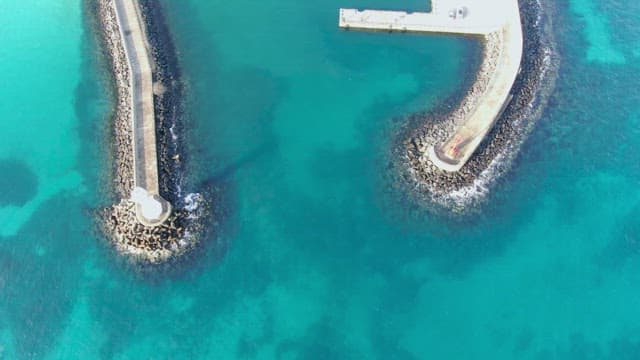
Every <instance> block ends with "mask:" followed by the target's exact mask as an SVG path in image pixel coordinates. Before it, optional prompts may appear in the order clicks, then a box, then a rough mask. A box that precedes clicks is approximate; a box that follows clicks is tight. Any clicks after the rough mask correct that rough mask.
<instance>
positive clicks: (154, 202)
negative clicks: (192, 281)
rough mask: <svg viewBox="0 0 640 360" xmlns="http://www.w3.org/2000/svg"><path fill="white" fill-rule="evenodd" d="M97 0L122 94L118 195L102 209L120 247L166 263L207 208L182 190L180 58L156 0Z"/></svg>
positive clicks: (200, 226)
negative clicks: (178, 64) (177, 56)
mask: <svg viewBox="0 0 640 360" xmlns="http://www.w3.org/2000/svg"><path fill="white" fill-rule="evenodd" d="M92 4H93V7H94V8H93V9H92V10H93V11H94V12H95V14H96V26H97V30H98V34H99V35H100V40H101V44H102V48H103V53H104V54H105V56H106V58H107V59H108V63H109V65H110V69H109V70H110V73H111V75H112V76H111V77H112V80H113V83H114V92H115V94H114V95H115V100H116V102H115V105H116V106H115V114H114V117H113V132H112V146H113V147H112V149H113V163H114V169H113V170H114V171H113V183H114V188H113V189H114V191H113V193H114V194H113V195H114V196H115V197H116V198H119V199H120V200H119V202H118V203H117V204H116V205H113V206H111V207H109V208H107V209H104V211H102V214H101V224H102V228H103V230H104V232H105V233H106V235H107V238H108V239H109V240H110V242H111V243H112V245H114V247H115V249H116V250H117V251H118V252H120V253H122V254H125V255H128V256H130V257H131V258H132V259H133V260H136V261H142V262H146V263H160V262H165V261H167V260H169V259H172V258H175V257H176V256H177V255H180V254H184V253H185V252H187V251H189V250H191V249H193V248H195V246H196V245H197V244H198V243H199V241H200V237H201V235H202V234H203V233H204V230H205V229H204V223H203V222H204V219H205V218H206V217H207V215H208V213H209V208H208V204H207V203H206V201H205V199H204V198H203V197H202V196H201V195H199V194H197V193H195V194H187V195H183V194H182V190H181V189H182V186H183V179H184V174H183V173H184V168H183V164H182V163H183V161H182V160H181V159H184V158H185V156H184V154H182V155H183V156H182V157H181V156H180V154H181V149H182V148H183V147H182V146H181V145H180V139H179V136H178V135H180V134H179V128H180V127H181V126H183V125H181V124H179V123H180V119H181V118H182V113H181V106H182V105H181V104H182V86H181V84H182V83H181V81H180V79H179V73H180V72H179V69H178V66H177V60H176V58H175V54H173V47H172V43H171V39H170V36H169V35H168V31H167V29H166V28H165V24H164V23H163V19H162V18H161V14H160V13H159V12H160V5H159V4H157V3H156V1H155V0H96V1H95V3H92Z"/></svg>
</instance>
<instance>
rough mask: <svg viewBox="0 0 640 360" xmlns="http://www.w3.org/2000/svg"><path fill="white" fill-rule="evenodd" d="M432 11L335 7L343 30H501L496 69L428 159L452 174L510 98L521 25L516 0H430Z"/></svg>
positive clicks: (464, 32) (473, 32) (466, 32)
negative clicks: (477, 99) (469, 109)
mask: <svg viewBox="0 0 640 360" xmlns="http://www.w3.org/2000/svg"><path fill="white" fill-rule="evenodd" d="M432 9H433V10H432V12H429V13H426V12H413V13H408V12H403V11H378V10H363V11H360V10H356V9H340V21H339V26H340V27H341V28H344V29H361V30H382V31H403V32H404V31H408V32H421V33H446V34H460V35H467V36H480V37H483V36H487V35H489V34H491V33H495V32H502V34H501V35H502V36H501V39H502V40H501V44H500V45H499V46H500V48H501V50H500V56H499V59H498V66H497V67H496V70H495V72H494V73H493V74H488V75H489V76H491V80H490V82H489V85H488V86H487V88H486V91H485V92H484V93H483V94H482V95H481V98H480V101H479V102H478V105H477V106H476V107H475V109H473V110H472V111H471V112H470V113H469V114H468V116H467V117H466V119H465V120H464V121H462V122H461V123H459V124H457V128H456V130H455V131H454V133H453V134H451V136H450V137H449V138H448V139H447V140H445V141H444V142H443V143H442V144H439V145H436V146H434V147H431V148H430V149H429V150H428V156H429V158H430V159H431V161H432V162H433V163H434V164H435V165H436V166H438V168H440V169H442V170H445V171H451V172H455V171H458V170H460V169H461V168H462V166H464V164H465V163H466V162H467V161H468V160H469V158H470V157H471V155H473V153H474V152H475V150H476V149H477V147H478V146H479V145H480V143H481V142H482V140H483V139H484V137H485V136H486V135H487V133H488V132H489V130H491V128H492V126H493V124H494V123H495V121H496V120H497V118H498V117H499V116H500V115H501V113H502V110H503V109H504V107H505V106H506V105H507V104H508V102H509V100H510V99H511V94H510V93H511V88H512V86H513V83H514V81H515V78H516V76H517V75H518V72H519V70H520V60H521V58H522V45H523V40H522V25H521V22H520V10H519V8H518V1H517V0H483V1H473V0H432Z"/></svg>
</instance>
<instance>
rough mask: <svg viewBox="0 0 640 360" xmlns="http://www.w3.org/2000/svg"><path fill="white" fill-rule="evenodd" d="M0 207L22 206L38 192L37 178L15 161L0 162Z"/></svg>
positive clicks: (27, 168) (25, 166) (22, 164)
mask: <svg viewBox="0 0 640 360" xmlns="http://www.w3.org/2000/svg"><path fill="white" fill-rule="evenodd" d="M0 189H1V190H0V207H3V206H7V205H15V206H22V205H24V204H25V203H26V202H27V201H29V200H31V199H32V198H33V197H34V196H35V195H36V193H37V192H38V177H37V176H36V174H34V173H33V171H31V169H29V167H28V166H27V165H26V164H24V163H21V162H19V161H15V160H0Z"/></svg>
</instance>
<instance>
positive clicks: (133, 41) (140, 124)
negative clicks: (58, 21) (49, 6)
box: [113, 0, 172, 227]
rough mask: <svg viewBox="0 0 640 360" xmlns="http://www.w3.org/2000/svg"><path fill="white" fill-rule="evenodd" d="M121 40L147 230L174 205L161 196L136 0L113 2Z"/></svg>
mask: <svg viewBox="0 0 640 360" xmlns="http://www.w3.org/2000/svg"><path fill="white" fill-rule="evenodd" d="M113 4H114V8H115V14H116V18H117V22H118V27H119V32H120V38H121V39H122V45H123V48H124V52H125V55H126V60H127V65H128V67H129V74H130V76H129V85H130V89H131V99H130V100H131V113H130V116H131V131H132V142H133V145H132V147H133V177H134V182H133V183H134V189H133V191H132V193H131V201H133V202H134V203H135V213H136V218H137V219H138V221H139V222H140V223H142V224H143V225H145V226H147V227H154V226H158V225H161V224H163V223H164V222H165V221H166V220H167V218H168V217H169V215H171V211H172V207H171V204H170V203H169V202H168V201H166V200H165V199H163V198H162V196H160V191H159V181H158V158H157V143H156V126H155V124H156V119H155V113H154V103H153V75H152V68H151V58H150V57H149V50H148V43H147V39H146V33H145V25H144V21H143V19H142V16H141V13H140V9H139V6H138V3H137V1H136V0H113Z"/></svg>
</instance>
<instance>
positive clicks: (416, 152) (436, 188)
mask: <svg viewBox="0 0 640 360" xmlns="http://www.w3.org/2000/svg"><path fill="white" fill-rule="evenodd" d="M519 7H520V14H521V21H522V26H523V34H524V53H523V54H524V55H523V58H522V62H521V65H520V73H519V75H518V77H517V78H516V81H515V83H514V85H513V88H512V95H513V98H512V99H511V101H510V102H509V103H508V105H507V106H506V107H505V109H504V112H503V113H502V115H501V116H500V117H499V118H498V120H497V121H496V123H495V125H494V127H493V129H492V130H491V132H490V133H489V134H488V135H487V137H486V138H485V139H484V140H483V142H482V144H481V145H480V147H479V148H478V149H477V150H476V152H475V153H474V154H473V156H472V157H471V158H470V159H469V161H468V162H467V163H466V164H465V165H464V166H463V167H462V169H460V170H459V171H457V172H446V171H442V170H440V169H439V168H438V167H437V166H435V165H434V164H433V163H432V162H431V161H430V159H429V157H428V156H427V149H428V148H429V147H430V146H433V145H435V144H439V143H441V142H442V141H443V140H444V139H446V138H447V137H448V136H449V135H450V134H452V132H453V129H454V128H455V125H456V123H457V122H458V121H459V120H460V119H463V118H464V117H465V116H466V114H468V112H469V111H472V109H474V107H475V105H476V102H477V100H478V98H479V96H478V94H481V93H483V92H484V91H485V90H486V87H487V85H488V83H489V79H490V77H491V75H492V73H493V72H494V71H495V69H496V66H497V64H496V61H497V57H498V56H499V51H500V49H499V47H498V46H497V44H499V40H500V39H499V36H501V35H500V34H499V33H493V34H491V35H489V36H487V37H485V38H484V40H483V41H485V44H484V45H485V46H484V47H483V54H482V61H481V64H480V66H479V69H478V71H477V73H476V74H475V77H476V78H475V79H474V81H473V85H472V87H471V88H470V89H469V90H468V91H467V92H466V93H465V94H464V95H463V96H460V97H459V98H458V99H454V101H453V106H451V107H449V106H447V108H453V109H454V110H453V111H447V110H446V109H445V108H444V106H443V107H441V108H439V109H435V110H434V111H431V112H428V113H418V114H414V115H412V116H410V118H409V119H408V121H407V122H405V124H404V126H403V127H402V128H401V129H400V130H399V131H398V132H397V133H398V136H397V140H396V142H395V145H394V148H393V151H392V154H391V159H392V160H391V161H392V166H391V168H392V169H393V170H392V171H393V173H394V174H392V175H391V181H392V182H393V183H394V186H396V187H399V188H400V190H401V191H402V192H408V193H411V195H409V197H411V198H413V199H414V200H416V202H418V203H419V204H420V205H423V207H425V208H427V209H428V210H431V211H435V212H439V211H440V210H441V209H445V210H446V211H447V212H451V211H452V212H454V213H465V212H469V211H472V210H474V209H477V208H478V205H480V204H481V203H482V202H483V201H484V200H485V199H486V196H487V195H488V193H489V189H490V188H491V187H492V186H493V185H494V184H495V181H496V179H497V178H498V177H500V176H501V175H503V174H504V173H505V172H506V171H507V169H508V168H509V167H510V164H511V162H512V160H513V158H514V157H515V155H516V154H517V152H518V150H519V148H520V146H521V144H522V142H523V141H524V139H525V138H526V136H527V134H528V133H529V132H530V130H531V129H532V127H533V125H534V124H535V122H536V121H537V120H538V119H539V118H540V116H541V114H542V109H543V108H544V105H545V104H546V102H547V98H548V96H549V94H550V93H551V91H552V90H553V87H554V84H555V78H556V76H557V62H558V59H557V57H556V52H555V50H554V46H555V45H554V41H553V34H552V31H551V26H552V23H551V18H550V16H549V14H548V12H546V11H545V9H546V4H545V6H543V5H542V3H541V2H536V1H520V2H519ZM448 104H451V102H448Z"/></svg>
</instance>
